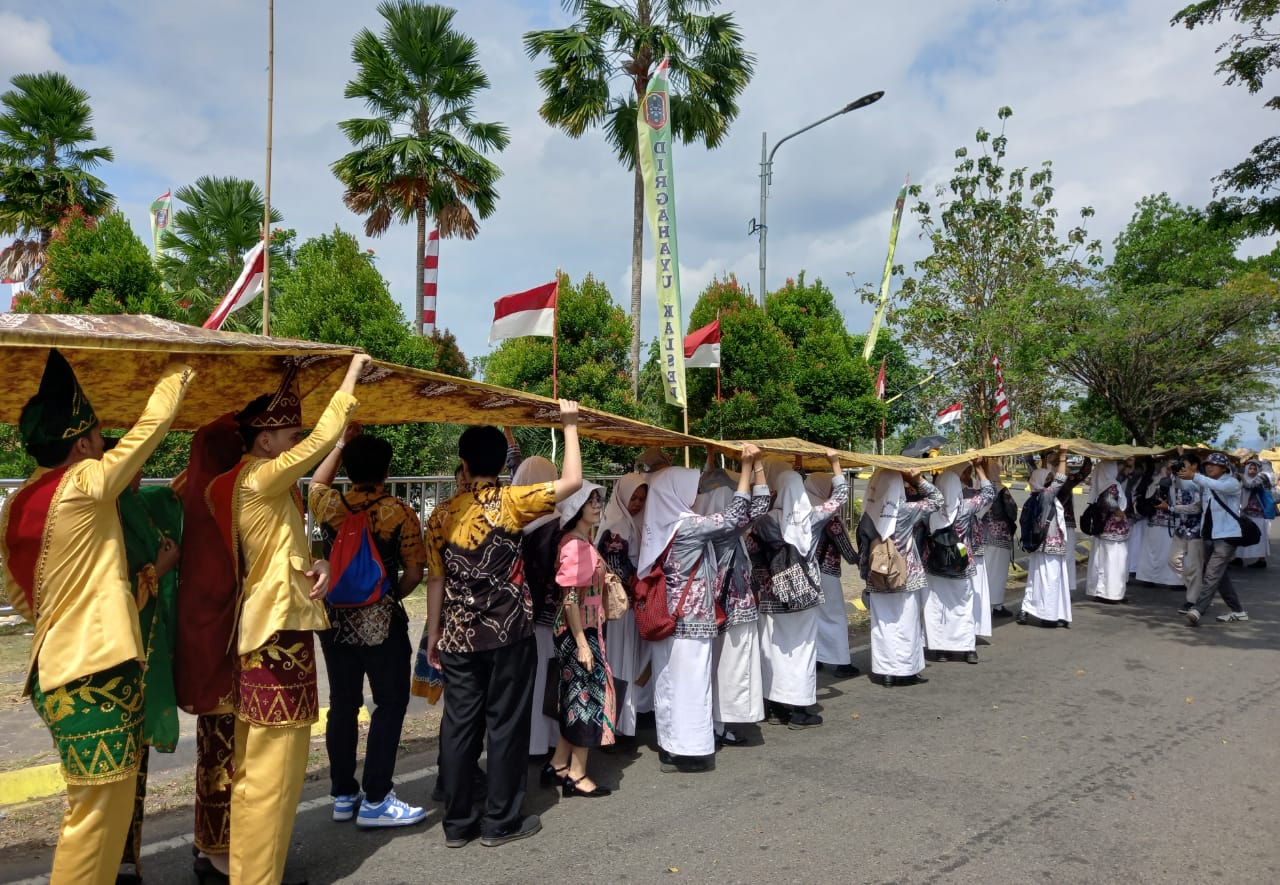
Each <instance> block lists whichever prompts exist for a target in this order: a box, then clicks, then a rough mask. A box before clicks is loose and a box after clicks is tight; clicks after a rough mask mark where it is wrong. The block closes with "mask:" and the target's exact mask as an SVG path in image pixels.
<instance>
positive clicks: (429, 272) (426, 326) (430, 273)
mask: <svg viewBox="0 0 1280 885" xmlns="http://www.w3.org/2000/svg"><path fill="white" fill-rule="evenodd" d="M439 274H440V229H439V228H436V229H435V230H433V231H432V232H431V233H429V234H427V249H426V254H425V255H423V256H422V334H423V335H427V336H431V335H434V334H435V331H436V283H437V282H438V280H439Z"/></svg>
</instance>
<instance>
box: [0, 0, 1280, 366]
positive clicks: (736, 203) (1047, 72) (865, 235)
mask: <svg viewBox="0 0 1280 885" xmlns="http://www.w3.org/2000/svg"><path fill="white" fill-rule="evenodd" d="M376 5H377V4H376V3H375V2H373V0H342V2H337V0H277V3H276V55H275V59H276V82H275V124H274V128H275V165H274V172H273V197H272V202H273V204H274V205H275V206H277V207H278V208H279V209H280V211H281V212H282V213H283V214H284V222H285V224H286V226H289V227H294V228H296V229H297V230H298V232H299V234H300V236H301V237H303V238H305V237H308V236H312V235H315V234H320V233H325V232H327V231H330V230H332V228H333V227H334V225H338V226H340V227H342V228H343V229H344V230H348V231H351V232H353V233H357V234H360V238H361V240H362V243H363V245H365V246H366V247H369V248H373V249H375V250H376V251H377V256H378V265H379V268H380V269H381V270H382V272H383V274H385V275H386V277H387V278H388V280H389V281H390V283H391V288H392V291H393V293H394V294H395V296H396V298H397V299H398V300H399V301H400V302H401V303H402V304H403V305H405V307H406V315H407V314H408V313H409V310H408V308H409V307H410V306H411V304H412V289H413V279H414V273H413V271H414V268H413V242H414V230H413V228H412V227H409V226H405V227H399V228H394V229H392V230H391V231H389V232H388V233H387V234H386V235H384V236H383V237H381V238H379V239H377V240H372V241H366V238H364V237H363V234H362V233H361V232H362V225H361V222H360V220H359V219H358V218H357V217H356V216H354V215H352V214H351V213H350V212H349V211H348V210H347V209H346V208H345V207H344V206H343V205H342V202H341V189H340V187H339V185H338V183H337V181H336V180H335V179H334V178H333V176H332V174H331V173H330V171H329V165H330V163H331V162H332V161H333V160H334V159H336V158H337V157H339V156H341V155H342V154H343V153H344V152H345V151H346V150H347V143H346V140H345V138H344V137H343V136H342V134H341V133H340V132H339V130H338V128H337V125H336V124H337V122H338V121H339V120H342V119H345V118H347V117H350V116H357V115H359V114H361V113H362V108H361V107H360V106H359V105H358V104H356V103H353V102H347V101H345V100H344V99H343V98H342V91H343V86H344V84H345V83H346V81H347V80H348V79H349V78H350V77H351V75H352V74H353V65H352V63H351V61H350V42H351V38H352V36H353V35H354V34H355V33H356V32H357V31H358V30H359V29H360V28H362V27H370V28H372V29H374V30H377V29H379V27H380V19H379V16H378V15H377V12H376ZM455 5H457V6H459V7H460V9H459V13H458V17H457V19H456V23H457V25H458V27H459V28H460V29H462V30H463V31H465V32H466V33H468V34H470V35H472V36H473V37H474V38H475V39H476V40H477V41H478V43H479V46H480V60H481V62H482V64H483V66H484V68H485V70H486V71H487V73H488V75H489V77H490V79H491V81H492V83H493V88H492V89H491V90H489V91H488V92H487V93H485V94H483V95H482V96H481V97H480V99H479V102H478V116H479V118H480V119H488V120H499V121H502V122H504V123H505V124H506V125H507V126H508V127H509V128H510V131H511V145H510V147H509V148H508V149H507V150H506V152H505V153H504V154H503V155H502V156H501V158H500V159H499V163H500V165H501V166H502V168H503V170H504V173H505V174H504V176H503V178H502V180H501V182H500V190H501V199H500V202H499V204H498V211H497V213H496V214H495V215H494V216H493V217H492V218H491V219H490V220H489V221H487V222H486V223H484V225H483V226H482V230H481V234H480V237H479V238H478V239H477V240H474V241H472V242H461V241H446V242H445V243H444V244H443V246H442V249H441V269H440V303H439V314H440V322H441V324H442V325H445V326H448V327H449V328H451V329H453V331H454V332H455V333H456V334H457V335H458V339H459V342H460V344H461V346H462V348H463V350H464V352H466V353H467V354H468V355H479V354H483V353H486V352H488V345H487V343H486V338H487V331H488V326H489V322H490V319H491V316H492V314H491V310H492V308H491V304H492V301H493V300H494V299H495V298H497V297H498V296H501V295H504V294H507V293H509V292H513V291H518V290H520V289H523V288H527V287H529V286H532V285H535V284H538V283H540V282H543V281H546V280H547V279H549V278H550V277H551V275H552V273H553V272H554V270H555V268H556V267H557V266H559V267H561V268H563V269H564V270H565V271H566V272H568V273H569V274H570V275H571V276H572V277H574V278H575V279H576V278H579V277H581V276H582V275H584V274H586V273H587V272H591V273H594V274H595V275H596V276H597V277H599V278H601V279H603V280H605V281H606V282H607V284H608V285H609V287H610V289H611V291H612V292H613V294H614V297H615V299H616V300H617V301H619V303H625V302H626V301H627V299H628V298H629V290H628V280H629V268H630V258H631V245H630V226H631V177H630V175H629V173H627V172H626V171H625V170H624V169H623V168H622V167H621V166H620V165H618V164H617V163H616V161H615V160H614V159H613V157H612V155H611V153H610V151H609V149H608V147H607V145H606V143H605V141H604V139H603V137H602V136H601V135H600V134H599V133H588V134H587V135H585V136H584V137H583V138H581V139H580V140H577V141H574V140H571V139H569V138H568V137H566V136H564V135H563V134H561V133H559V132H557V131H554V130H552V129H551V128H549V127H548V126H546V125H545V124H544V123H543V122H542V121H541V120H540V119H539V118H538V115H537V107H538V104H539V102H540V96H539V92H538V89H537V85H536V83H535V80H534V72H535V70H536V68H537V65H536V64H535V63H534V62H532V61H530V60H529V59H528V58H527V57H526V56H525V53H524V51H523V49H522V46H521V35H522V34H523V33H524V32H525V31H527V30H529V29H533V28H546V27H556V26H561V25H563V24H566V23H567V19H566V17H565V16H564V14H563V13H562V11H561V7H560V4H559V2H558V0H466V2H460V3H457V4H455ZM1181 5H1183V4H1182V0H915V2H912V3H872V2H866V0H862V2H855V0H796V2H791V3H778V2H764V0H730V2H726V3H725V4H724V8H725V9H728V10H731V11H733V12H734V13H735V15H736V16H737V19H738V22H739V24H740V26H741V28H742V30H743V32H744V34H745V38H746V43H747V46H748V47H749V48H750V49H751V51H753V52H754V53H755V54H756V57H757V68H756V75H755V78H754V80H753V82H752V83H751V85H750V86H749V87H748V89H747V90H746V92H745V94H744V95H743V96H742V99H741V107H742V114H741V116H740V117H739V119H738V121H737V123H736V124H735V125H734V128H733V131H732V133H731V134H730V136H729V138H728V139H727V140H726V142H725V143H724V145H723V146H722V147H721V148H720V149H718V150H716V151H714V152H708V151H706V150H704V149H702V148H699V147H696V146H691V147H687V148H683V149H681V150H679V151H678V153H677V156H676V161H675V162H676V168H677V172H678V197H677V207H678V210H679V217H680V233H681V242H680V257H681V272H682V275H683V281H684V290H685V293H686V296H685V310H686V312H687V311H688V310H689V309H690V308H691V307H692V304H693V302H694V300H695V298H696V296H697V293H698V292H699V291H700V290H701V288H702V287H703V286H704V285H705V284H706V283H707V282H708V281H709V280H711V278H712V277H713V276H716V275H720V276H723V275H725V274H729V273H733V274H736V275H737V276H738V278H739V279H740V280H741V281H743V282H744V283H746V284H748V285H750V287H751V288H752V289H753V290H754V289H755V288H756V287H757V283H756V281H757V279H758V270H757V262H758V257H757V241H756V239H755V238H754V237H750V236H748V234H747V229H748V220H749V219H751V218H752V217H753V216H756V215H757V214H758V210H759V178H758V175H759V162H760V139H761V132H762V131H765V130H767V131H768V132H769V143H770V144H771V145H772V144H773V143H774V141H776V140H777V139H778V138H780V137H781V136H782V135H784V134H786V133H788V132H791V131H793V130H795V129H798V128H800V127H802V126H804V125H806V124H808V123H810V122H813V121H814V120H816V119H818V118H820V117H822V116H825V115H826V114H828V113H830V112H832V111H834V110H835V109H837V108H839V107H841V106H843V105H844V104H845V103H847V102H848V101H850V100H852V99H854V98H856V97H858V96H860V95H862V94H864V93H867V92H871V91H873V90H877V89H883V90H885V92H886V95H885V98H884V99H883V100H882V101H880V102H879V103H878V104H876V105H874V106H871V107H869V108H866V109H863V110H860V111H857V112H855V113H853V114H850V115H847V116H843V117H839V118H837V119H835V120H832V121H831V122H829V123H827V124H826V125H824V126H822V127H821V128H819V129H816V130H813V131H812V132H808V133H806V134H804V135H803V136H801V137H799V138H797V139H795V140H793V141H791V142H788V143H787V144H786V145H785V146H783V148H782V149H781V150H780V151H779V152H778V155H777V158H776V161H775V168H774V184H773V189H772V192H771V197H770V201H769V222H770V226H769V230H770V235H769V270H770V273H769V282H770V285H771V286H776V285H778V284H780V283H781V282H782V281H783V280H784V279H785V278H786V277H787V276H794V275H795V274H796V273H798V272H799V271H801V270H805V271H806V272H807V273H808V274H809V275H810V276H811V277H814V276H817V277H821V278H822V279H823V280H824V281H826V283H827V284H828V285H829V286H830V287H831V288H832V290H833V291H834V292H835V293H836V296H837V299H838V302H839V304H840V306H841V308H842V309H843V310H844V312H845V316H846V319H847V322H848V324H849V327H850V329H851V330H853V331H862V330H863V329H865V327H866V324H867V323H868V321H869V318H870V315H869V310H868V309H867V308H866V307H865V306H864V305H862V304H860V303H859V302H858V300H857V298H856V296H855V294H854V284H855V282H865V281H870V282H876V283H878V281H879V275H880V272H881V268H882V266H883V263H884V253H885V245H886V239H887V233H888V227H889V216H890V211H891V208H892V205H893V201H894V198H895V195H896V193H897V190H898V188H899V187H900V186H901V183H902V179H903V177H904V176H905V175H906V174H907V173H910V174H911V177H912V180H913V181H915V182H920V183H922V184H924V185H925V187H926V189H928V190H931V189H932V188H933V187H934V186H935V185H937V184H938V183H940V182H945V181H946V180H947V178H948V176H949V173H950V170H951V167H952V165H953V163H954V157H953V153H954V151H955V149H956V147H957V146H959V145H961V144H971V143H972V136H973V133H974V130H975V129H976V128H977V127H979V126H986V127H988V128H991V127H994V126H997V125H998V121H997V119H996V116H995V113H996V109H997V108H999V107H1000V106H1002V105H1009V106H1011V107H1012V108H1013V109H1014V116H1013V118H1012V119H1011V120H1009V121H1008V125H1007V133H1008V135H1009V141H1010V148H1011V150H1010V160H1011V161H1012V163H1013V164H1016V165H1033V166H1034V165H1038V164H1039V163H1040V162H1041V161H1043V160H1046V159H1048V160H1052V161H1053V163H1054V168H1055V185H1056V187H1057V194H1056V204H1057V206H1058V207H1059V209H1060V210H1061V212H1062V215H1063V218H1064V220H1066V221H1071V220H1072V219H1074V217H1075V212H1076V210H1077V209H1078V208H1079V207H1080V206H1083V205H1089V206H1092V207H1094V208H1095V210H1096V211H1097V215H1096V217H1095V218H1094V219H1093V220H1092V222H1091V223H1090V228H1091V233H1092V234H1093V235H1095V236H1098V237H1101V238H1102V239H1103V240H1104V241H1105V242H1107V243H1109V242H1110V241H1111V239H1112V238H1113V237H1114V236H1115V234H1116V233H1117V232H1118V231H1119V230H1120V229H1121V228H1122V227H1123V226H1124V224H1125V223H1126V221H1127V220H1128V218H1129V216H1130V214H1131V212H1132V208H1133V204H1134V203H1135V202H1136V201H1137V200H1138V199H1140V198H1141V197H1142V196H1144V195H1146V194H1150V193H1156V192H1159V191H1168V192H1169V193H1170V194H1171V195H1172V196H1173V197H1174V198H1175V199H1177V200H1180V201H1183V202H1189V203H1193V204H1197V205H1200V204H1203V203H1204V202H1206V201H1207V200H1208V199H1209V197H1210V195H1211V183H1210V179H1211V177H1212V176H1213V175H1214V174H1216V173H1217V172H1218V171H1219V170H1221V169H1222V168H1224V167H1226V166H1228V165H1230V164H1232V163H1234V162H1236V161H1237V160H1239V159H1240V158H1242V157H1243V156H1244V154H1245V153H1246V152H1247V150H1248V148H1249V147H1250V146H1252V145H1253V144H1254V143H1256V142H1258V141H1260V140H1261V139H1262V138H1264V137H1266V136H1267V135H1270V134H1272V129H1273V128H1274V114H1271V115H1268V112H1267V111H1265V110H1263V108H1262V106H1261V105H1262V100H1261V99H1260V98H1255V97H1251V96H1249V95H1248V94H1247V93H1246V92H1245V91H1244V90H1243V89H1240V88H1238V87H1228V86H1225V85H1223V84H1222V82H1221V80H1220V78H1219V77H1217V75H1215V73H1214V70H1213V68H1214V64H1215V56H1214V49H1215V47H1216V46H1217V45H1218V44H1219V43H1220V42H1221V41H1222V38H1223V35H1224V33H1226V31H1225V30H1224V29H1218V30H1214V29H1206V30H1202V31H1195V32H1188V31H1186V30H1185V29H1182V28H1177V29H1174V28H1171V27H1169V18H1170V17H1171V15H1172V14H1173V12H1174V11H1175V10H1176V9H1177V8H1179V7H1180V6H1181ZM0 34H3V35H4V37H5V39H4V50H3V52H2V53H0V78H3V80H5V81H7V80H8V78H9V77H10V76H12V75H13V74H14V73H18V72H23V71H38V70H45V69H51V68H52V69H58V70H61V71H64V72H65V73H67V74H68V75H69V76H70V77H71V78H72V79H73V80H74V81H75V82H76V83H77V84H78V85H80V86H81V87H82V88H84V89H86V90H87V91H88V92H89V94H90V96H91V98H92V104H93V108H94V111H95V125H96V127H97V133H98V137H99V139H100V140H101V142H102V143H104V144H108V145H110V146H111V147H112V148H114V150H115V156H116V161H115V162H114V163H112V164H110V165H109V166H107V167H106V168H104V169H103V170H102V173H101V174H102V177H103V178H104V179H105V180H106V182H107V184H108V185H109V187H110V189H111V190H112V191H113V192H114V193H115V194H116V195H117V197H118V199H119V202H120V205H121V208H122V209H123V210H124V211H125V212H126V214H127V215H128V217H129V219H130V220H131V222H132V224H133V226H134V229H135V230H136V231H137V232H139V234H140V235H141V236H142V237H143V238H144V239H146V237H147V206H148V205H149V203H150V202H151V200H152V199H153V198H154V197H155V196H156V195H157V194H160V193H162V192H163V191H165V190H166V189H167V188H169V187H178V186H181V185H183V184H186V183H189V182H191V181H192V180H194V179H195V178H196V177H197V176H199V175H202V174H215V175H236V176H242V177H248V178H253V179H255V180H257V181H259V182H261V181H262V179H263V173H264V140H265V128H266V126H265V114H266V111H265V99H266V42H267V41H266V0H219V2H216V3H185V2H180V3H174V2H156V0H128V2H126V0H99V2H92V3H90V2H84V0H0ZM918 234H919V229H918V227H917V226H916V225H915V224H914V222H913V221H912V220H911V219H910V217H909V216H908V218H907V219H906V220H905V221H904V225H903V234H902V238H901V240H900V243H899V250H898V258H899V260H900V261H904V262H907V263H908V264H909V263H910V262H911V261H913V260H915V259H918V258H920V257H921V255H922V248H921V244H920V241H919V239H918ZM1256 245H1257V247H1258V248H1261V247H1262V245H1263V244H1256ZM646 249H648V246H646ZM650 266H651V265H650ZM849 274H853V275H854V276H853V277H852V279H851V278H850V276H849ZM652 292H653V284H652V280H651V279H650V278H649V273H647V274H646V280H645V298H646V305H647V308H646V313H645V317H644V320H643V323H644V326H643V334H644V337H645V338H646V339H648V338H649V337H651V336H652V335H653V334H654V331H655V328H656V321H655V308H654V306H653V297H652ZM3 301H4V302H6V303H7V299H3Z"/></svg>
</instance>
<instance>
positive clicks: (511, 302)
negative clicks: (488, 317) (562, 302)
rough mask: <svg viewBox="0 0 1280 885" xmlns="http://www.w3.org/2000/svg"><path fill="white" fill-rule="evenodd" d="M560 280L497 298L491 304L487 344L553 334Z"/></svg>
mask: <svg viewBox="0 0 1280 885" xmlns="http://www.w3.org/2000/svg"><path fill="white" fill-rule="evenodd" d="M559 290H560V281H559V280H553V281H552V282H550V283H547V284H546V285H545V286H538V287H537V288H535V289H530V290H529V291H527V292H517V293H516V294H514V295H507V296H504V297H502V298H499V299H498V300H497V301H495V302H494V304H493V325H492V326H490V327H489V343H490V344H492V343H493V342H495V341H500V340H502V339H503V338H520V337H522V336H525V335H544V336H546V337H549V338H554V337H555V334H556V296H557V295H558V294H559Z"/></svg>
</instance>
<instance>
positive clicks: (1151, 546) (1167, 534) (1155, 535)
mask: <svg viewBox="0 0 1280 885" xmlns="http://www.w3.org/2000/svg"><path fill="white" fill-rule="evenodd" d="M1156 472H1157V474H1158V479H1157V480H1156V481H1155V482H1153V483H1151V485H1150V486H1148V487H1147V499H1148V501H1149V503H1148V506H1149V507H1150V508H1151V516H1149V517H1147V530H1146V532H1145V533H1143V536H1142V551H1141V553H1139V555H1138V561H1137V563H1136V564H1135V563H1132V562H1131V563H1129V571H1130V573H1132V574H1133V575H1134V576H1135V578H1136V579H1137V580H1138V581H1139V582H1140V583H1146V584H1154V585H1156V586H1158V587H1164V588H1165V589H1168V590H1178V591H1184V590H1185V589H1186V588H1185V586H1184V585H1183V583H1182V578H1181V576H1179V574H1178V573H1177V572H1175V571H1174V570H1173V567H1172V566H1170V565H1169V559H1170V554H1171V553H1172V550H1173V533H1174V531H1176V529H1177V526H1178V518H1177V514H1175V513H1174V512H1173V511H1171V510H1170V509H1169V506H1168V501H1169V497H1170V491H1171V489H1172V486H1173V477H1172V475H1171V474H1170V473H1169V465H1168V464H1167V463H1161V464H1159V465H1157V467H1156ZM1121 491H1123V483H1121ZM1132 530H1133V528H1132V526H1130V531H1132Z"/></svg>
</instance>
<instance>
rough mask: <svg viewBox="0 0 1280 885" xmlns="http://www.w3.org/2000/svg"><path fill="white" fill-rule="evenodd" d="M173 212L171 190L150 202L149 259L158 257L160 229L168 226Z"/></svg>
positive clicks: (153, 259)
mask: <svg viewBox="0 0 1280 885" xmlns="http://www.w3.org/2000/svg"><path fill="white" fill-rule="evenodd" d="M172 214H173V190H172V189H170V190H167V191H165V192H164V193H162V194H161V195H160V196H158V197H156V198H155V199H154V200H153V201H152V202H151V260H152V261H155V260H156V259H157V258H159V257H160V231H162V230H164V229H165V228H167V227H168V226H169V220H170V217H171V216H172Z"/></svg>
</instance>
